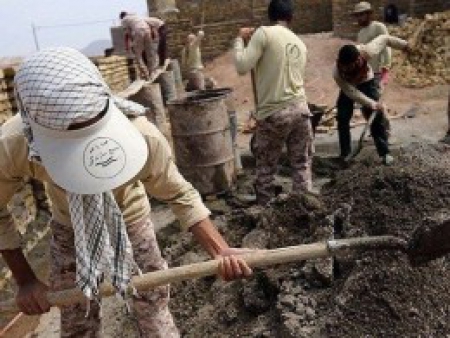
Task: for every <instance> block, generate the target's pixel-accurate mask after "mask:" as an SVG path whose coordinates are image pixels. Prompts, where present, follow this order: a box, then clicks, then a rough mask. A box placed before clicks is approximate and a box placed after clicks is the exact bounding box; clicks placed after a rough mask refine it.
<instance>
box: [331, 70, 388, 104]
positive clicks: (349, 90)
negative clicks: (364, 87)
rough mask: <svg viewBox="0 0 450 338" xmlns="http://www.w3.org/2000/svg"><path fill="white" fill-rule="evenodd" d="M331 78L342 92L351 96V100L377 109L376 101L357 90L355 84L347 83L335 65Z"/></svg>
mask: <svg viewBox="0 0 450 338" xmlns="http://www.w3.org/2000/svg"><path fill="white" fill-rule="evenodd" d="M333 78H334V81H336V83H337V85H338V86H339V88H340V89H341V90H342V91H343V92H344V94H345V95H347V96H348V97H349V98H351V99H352V100H353V101H355V102H357V103H360V104H361V105H363V106H364V107H369V108H372V109H378V108H379V106H378V103H377V102H376V101H375V100H373V99H371V98H370V97H368V96H366V95H364V93H362V92H361V91H359V90H358V88H356V87H355V86H353V85H352V84H351V83H348V82H347V81H345V80H344V79H343V78H342V77H341V76H340V75H339V72H338V70H337V67H335V69H334V71H333Z"/></svg>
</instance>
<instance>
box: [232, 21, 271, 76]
mask: <svg viewBox="0 0 450 338" xmlns="http://www.w3.org/2000/svg"><path fill="white" fill-rule="evenodd" d="M266 43H267V36H266V33H265V32H264V29H263V28H258V29H257V30H256V31H255V33H254V34H253V35H252V37H251V39H250V41H249V43H248V45H247V47H245V43H244V39H243V38H242V37H241V36H240V37H238V38H236V40H235V42H234V63H235V66H236V70H237V72H238V74H240V75H244V74H246V73H248V72H249V71H250V70H252V69H253V68H255V66H256V64H257V63H258V61H259V59H260V58H261V56H262V54H263V52H264V48H265V46H266Z"/></svg>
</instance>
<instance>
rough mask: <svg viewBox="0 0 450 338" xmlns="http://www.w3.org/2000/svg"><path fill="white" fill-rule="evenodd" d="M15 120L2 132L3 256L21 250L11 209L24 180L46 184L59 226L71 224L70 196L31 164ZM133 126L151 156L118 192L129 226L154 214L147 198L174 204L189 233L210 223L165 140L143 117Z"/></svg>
mask: <svg viewBox="0 0 450 338" xmlns="http://www.w3.org/2000/svg"><path fill="white" fill-rule="evenodd" d="M13 119H14V120H13V121H11V122H9V123H7V125H6V126H4V127H2V132H1V134H0V250H8V249H15V248H18V247H20V244H21V237H20V235H19V233H18V231H17V230H16V227H15V224H14V222H13V219H12V217H11V215H10V214H9V213H8V211H7V209H6V205H7V203H8V202H9V200H10V199H11V197H12V196H13V194H14V192H15V191H16V190H17V189H18V188H19V187H20V185H21V184H22V180H23V178H24V177H32V178H35V179H38V180H40V181H43V182H46V183H47V188H48V190H47V193H48V196H49V198H50V200H51V202H52V213H53V218H54V219H55V220H56V221H57V222H58V223H61V224H70V214H69V210H68V203H67V198H66V193H65V191H64V190H62V189H61V188H59V187H58V186H56V185H55V183H54V182H53V181H52V180H51V178H50V177H49V175H48V174H47V172H46V170H45V168H44V167H43V166H42V165H40V164H39V163H36V162H31V161H29V160H28V145H27V141H26V139H25V137H24V135H23V131H22V128H21V123H20V117H19V116H18V115H17V116H16V117H14V118H13ZM133 124H134V125H135V126H136V127H137V128H138V130H139V131H140V132H141V133H142V135H143V136H144V138H145V140H146V142H147V145H148V152H149V155H148V160H147V163H146V164H145V165H144V167H143V168H142V170H141V172H140V173H139V174H138V175H137V176H136V177H135V178H134V179H133V180H131V181H130V182H128V183H126V184H124V185H122V186H120V187H119V188H117V189H115V190H114V191H113V193H114V196H115V199H116V201H117V203H118V205H119V207H120V209H121V210H122V213H123V217H124V220H125V222H126V223H128V224H129V223H133V222H136V221H139V220H141V219H142V218H143V217H145V216H146V215H148V214H149V212H150V203H149V201H148V198H147V193H148V194H149V195H151V196H153V197H155V198H157V199H159V200H161V201H164V202H167V203H169V205H170V206H171V208H172V210H173V212H174V214H175V215H176V216H177V218H178V219H179V220H180V222H181V225H182V227H183V228H184V229H185V230H187V229H188V228H189V227H190V226H192V225H194V224H196V223H197V222H199V221H201V220H204V219H205V218H207V217H208V216H209V214H210V212H209V210H208V209H207V208H206V207H205V206H204V204H203V202H202V200H201V197H200V195H199V194H198V192H197V191H196V190H195V189H194V188H193V187H192V185H191V184H190V183H188V182H187V181H186V180H185V179H184V178H183V177H182V176H181V174H180V173H179V171H178V169H177V167H176V166H175V163H174V161H173V157H172V154H171V150H170V147H169V145H168V143H167V141H166V139H165V138H164V136H163V135H162V134H161V133H160V132H159V130H158V129H157V128H156V127H155V126H154V125H152V124H151V123H149V122H148V121H147V119H146V118H144V117H138V118H136V119H134V120H133Z"/></svg>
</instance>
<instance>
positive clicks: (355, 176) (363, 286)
mask: <svg viewBox="0 0 450 338" xmlns="http://www.w3.org/2000/svg"><path fill="white" fill-rule="evenodd" d="M397 157H398V158H397V162H396V164H395V166H394V167H392V168H385V167H379V166H374V165H373V161H374V159H373V158H372V157H366V158H363V159H362V160H361V162H360V163H359V164H357V165H355V166H353V167H352V168H351V169H350V170H346V171H343V172H341V173H339V175H338V177H337V179H336V180H335V181H334V182H332V184H330V185H329V186H328V187H327V188H326V189H325V191H324V197H323V200H324V202H325V203H327V205H329V206H330V207H331V208H332V207H333V206H336V205H338V204H339V203H342V202H349V201H351V203H352V204H353V208H352V212H351V225H348V226H347V228H346V229H345V228H344V232H347V236H354V235H364V234H368V235H384V234H391V235H396V236H400V237H404V238H406V239H407V238H408V237H409V236H410V234H411V233H412V231H413V230H414V229H415V228H416V227H417V226H418V225H420V224H421V223H422V222H424V221H426V222H427V220H426V219H427V218H433V217H435V216H436V215H438V214H440V213H441V211H442V210H448V206H449V205H450V148H449V147H446V146H444V145H424V144H412V145H410V146H408V147H406V148H403V149H400V150H399V151H398V154H397ZM346 264H350V265H349V266H345V265H346ZM341 266H342V271H341V276H340V278H341V279H343V280H345V281H344V283H343V285H342V287H339V288H337V289H336V293H335V295H336V299H335V300H336V302H335V309H334V310H333V312H332V313H330V314H329V318H328V319H327V323H326V333H327V336H332V337H342V336H365V335H370V336H383V337H387V336H390V337H393V336H445V335H446V334H448V333H449V332H450V322H449V319H450V306H449V304H450V294H449V291H450V279H449V277H450V271H449V267H450V264H449V261H448V260H447V259H441V260H438V261H435V262H433V263H431V264H429V265H427V266H424V267H421V268H416V269H414V268H412V267H411V266H410V265H409V264H408V262H407V260H406V259H405V257H403V256H399V255H396V254H393V253H383V254H381V255H380V254H376V255H375V254H370V255H366V256H365V257H363V258H362V259H361V260H359V261H357V262H355V263H353V262H348V261H347V262H345V260H343V261H342V262H341Z"/></svg>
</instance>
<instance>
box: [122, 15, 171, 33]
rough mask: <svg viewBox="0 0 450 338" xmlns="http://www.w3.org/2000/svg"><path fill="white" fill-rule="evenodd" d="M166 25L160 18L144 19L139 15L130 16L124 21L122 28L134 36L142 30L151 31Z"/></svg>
mask: <svg viewBox="0 0 450 338" xmlns="http://www.w3.org/2000/svg"><path fill="white" fill-rule="evenodd" d="M163 25H164V21H162V20H161V19H158V18H150V17H143V16H139V15H137V14H131V13H130V14H128V15H127V16H125V17H124V18H123V19H122V26H123V27H124V28H125V29H126V30H128V32H129V33H131V34H134V33H135V32H137V31H140V30H150V28H156V29H158V28H159V27H161V26H163Z"/></svg>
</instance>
